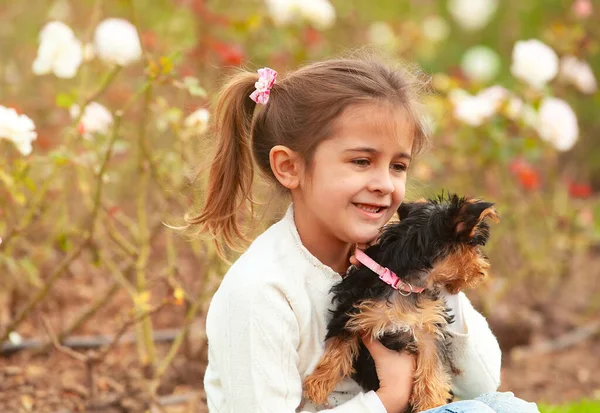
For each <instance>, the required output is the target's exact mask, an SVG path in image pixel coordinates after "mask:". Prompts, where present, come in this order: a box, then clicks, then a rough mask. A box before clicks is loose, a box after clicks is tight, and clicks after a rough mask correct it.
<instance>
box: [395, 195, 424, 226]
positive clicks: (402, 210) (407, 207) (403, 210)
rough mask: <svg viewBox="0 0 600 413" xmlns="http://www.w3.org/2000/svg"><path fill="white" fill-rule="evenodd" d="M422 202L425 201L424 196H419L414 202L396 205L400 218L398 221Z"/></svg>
mask: <svg viewBox="0 0 600 413" xmlns="http://www.w3.org/2000/svg"><path fill="white" fill-rule="evenodd" d="M424 203H427V200H426V199H425V198H421V199H419V200H417V201H415V202H403V203H401V204H400V206H399V207H398V217H399V218H400V221H402V220H403V219H404V218H406V217H407V216H408V215H409V214H410V211H412V210H413V209H414V208H415V207H417V206H422V205H423V204H424Z"/></svg>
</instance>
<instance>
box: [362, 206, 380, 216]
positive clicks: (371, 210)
mask: <svg viewBox="0 0 600 413" xmlns="http://www.w3.org/2000/svg"><path fill="white" fill-rule="evenodd" d="M358 207H359V208H360V209H362V210H363V211H367V212H371V213H373V214H374V213H377V212H379V207H375V208H374V207H368V206H365V205H361V204H359V205H358Z"/></svg>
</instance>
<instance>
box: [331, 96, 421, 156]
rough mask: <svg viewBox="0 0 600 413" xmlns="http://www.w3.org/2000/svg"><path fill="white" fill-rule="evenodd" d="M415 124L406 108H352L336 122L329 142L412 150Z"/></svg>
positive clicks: (376, 105) (362, 106)
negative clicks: (398, 146) (360, 143)
mask: <svg viewBox="0 0 600 413" xmlns="http://www.w3.org/2000/svg"><path fill="white" fill-rule="evenodd" d="M414 134H415V125H414V122H413V121H412V119H411V118H410V116H409V114H408V113H407V111H406V109H404V108H403V107H398V106H395V107H392V106H391V105H386V104H364V105H354V106H351V107H349V108H347V109H346V110H345V111H344V112H343V113H342V114H341V115H340V117H339V118H338V119H337V120H336V125H335V127H334V132H333V134H332V139H333V140H335V141H337V143H338V144H342V143H343V142H344V141H345V143H348V144H351V143H353V142H356V141H362V142H364V143H368V142H371V143H372V144H377V143H380V144H383V143H388V144H391V145H400V146H402V147H406V146H408V147H409V148H410V147H412V142H413V140H414Z"/></svg>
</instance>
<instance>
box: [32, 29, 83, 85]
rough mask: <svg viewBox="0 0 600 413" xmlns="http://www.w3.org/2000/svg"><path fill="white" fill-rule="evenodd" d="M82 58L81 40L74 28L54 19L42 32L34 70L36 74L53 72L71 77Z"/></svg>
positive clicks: (75, 72)
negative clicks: (76, 35)
mask: <svg viewBox="0 0 600 413" xmlns="http://www.w3.org/2000/svg"><path fill="white" fill-rule="evenodd" d="M82 59H83V54H82V51H81V42H80V41H79V40H78V39H77V37H75V34H74V33H73V30H71V28H70V27H69V26H67V25H66V24H64V23H61V22H58V21H53V22H50V23H48V24H46V25H45V26H44V28H43V29H42V31H41V32H40V46H39V48H38V53H37V57H36V58H35V61H34V62H33V65H32V70H33V73H35V74H36V75H45V74H48V73H51V72H52V73H54V75H55V76H56V77H60V78H64V79H70V78H73V77H75V75H76V74H77V69H79V66H80V65H81V61H82Z"/></svg>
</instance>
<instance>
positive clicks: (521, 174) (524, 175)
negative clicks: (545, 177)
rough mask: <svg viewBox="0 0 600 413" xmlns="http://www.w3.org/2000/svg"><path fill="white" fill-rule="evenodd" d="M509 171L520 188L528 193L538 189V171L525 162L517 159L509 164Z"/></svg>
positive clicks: (539, 179) (539, 182)
mask: <svg viewBox="0 0 600 413" xmlns="http://www.w3.org/2000/svg"><path fill="white" fill-rule="evenodd" d="M510 171H511V172H512V173H513V175H515V177H516V178H517V181H518V182H519V183H520V184H521V186H522V187H523V188H525V189H527V190H529V191H533V190H536V189H538V188H539V187H540V184H541V178H540V174H539V173H538V171H537V170H536V169H535V168H534V167H533V166H532V165H531V164H529V163H528V162H527V161H524V160H522V159H517V160H514V161H512V162H511V164H510Z"/></svg>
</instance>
